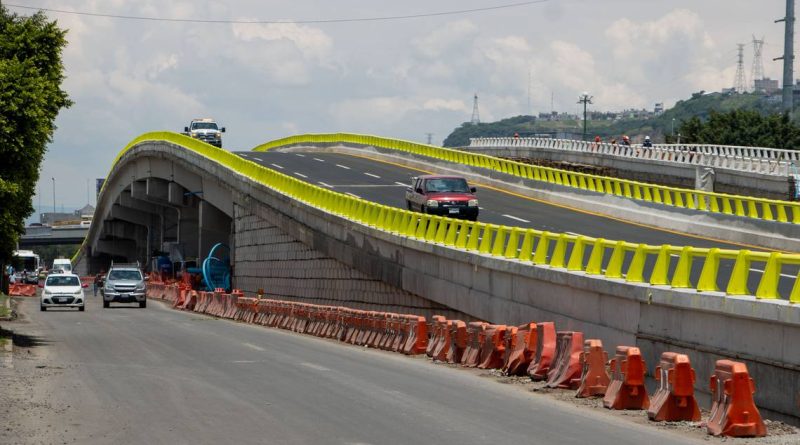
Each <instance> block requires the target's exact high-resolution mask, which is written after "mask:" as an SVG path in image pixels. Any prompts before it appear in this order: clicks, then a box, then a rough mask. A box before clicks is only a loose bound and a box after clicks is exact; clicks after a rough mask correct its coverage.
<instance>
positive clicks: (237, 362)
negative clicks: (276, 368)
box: [231, 360, 261, 365]
mask: <svg viewBox="0 0 800 445" xmlns="http://www.w3.org/2000/svg"><path fill="white" fill-rule="evenodd" d="M231 363H235V364H237V365H252V364H254V363H261V360H234V361H232V362H231Z"/></svg>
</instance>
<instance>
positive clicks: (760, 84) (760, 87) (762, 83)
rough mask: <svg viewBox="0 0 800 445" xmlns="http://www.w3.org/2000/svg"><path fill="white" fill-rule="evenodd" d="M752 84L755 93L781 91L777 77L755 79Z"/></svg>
mask: <svg viewBox="0 0 800 445" xmlns="http://www.w3.org/2000/svg"><path fill="white" fill-rule="evenodd" d="M754 86H755V92H756V93H763V94H775V93H777V92H780V91H781V87H780V86H779V85H778V79H770V78H769V77H765V78H763V79H756V80H755V81H754Z"/></svg>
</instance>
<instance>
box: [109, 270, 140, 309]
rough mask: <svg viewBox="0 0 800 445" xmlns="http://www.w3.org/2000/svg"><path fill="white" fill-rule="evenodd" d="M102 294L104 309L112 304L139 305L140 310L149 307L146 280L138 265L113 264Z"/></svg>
mask: <svg viewBox="0 0 800 445" xmlns="http://www.w3.org/2000/svg"><path fill="white" fill-rule="evenodd" d="M101 293H102V295H103V307H104V308H107V307H110V306H111V303H139V307H140V308H145V307H147V296H146V295H145V278H144V276H143V275H142V271H141V270H140V269H139V265H138V264H118V265H117V264H113V263H112V264H111V269H110V270H109V271H108V274H106V279H105V284H104V285H103V287H102V289H101Z"/></svg>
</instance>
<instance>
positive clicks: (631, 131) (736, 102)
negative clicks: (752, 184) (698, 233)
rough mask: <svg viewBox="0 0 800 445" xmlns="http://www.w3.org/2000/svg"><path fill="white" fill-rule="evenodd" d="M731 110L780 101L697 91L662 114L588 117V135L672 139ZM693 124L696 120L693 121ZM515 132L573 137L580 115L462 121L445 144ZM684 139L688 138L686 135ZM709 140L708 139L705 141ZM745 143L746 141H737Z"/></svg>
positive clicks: (762, 109) (758, 109)
mask: <svg viewBox="0 0 800 445" xmlns="http://www.w3.org/2000/svg"><path fill="white" fill-rule="evenodd" d="M732 111H752V112H754V113H756V114H758V115H760V116H769V115H773V114H779V113H780V102H774V101H770V100H768V98H766V97H764V96H763V95H761V94H754V93H752V94H751V93H747V94H735V93H733V94H732V93H709V94H706V93H705V92H702V91H701V92H698V93H695V94H692V97H691V98H689V99H686V100H682V101H679V102H678V103H676V104H675V106H674V107H672V108H670V109H669V110H666V111H665V112H664V113H663V114H661V115H660V116H657V117H653V118H649V119H617V120H590V121H589V122H588V126H587V127H588V130H587V138H589V139H593V138H594V136H600V137H602V138H603V140H606V141H607V140H609V139H611V138H617V139H619V138H620V137H622V135H629V136H630V137H631V138H632V139H633V140H634V141H635V142H636V141H641V140H642V139H644V137H645V136H650V137H651V138H652V139H653V141H654V142H655V143H661V142H673V141H672V138H671V135H672V132H673V125H674V131H675V133H676V134H678V133H681V126H682V125H684V123H688V122H689V121H690V120H692V119H693V118H697V119H699V121H700V122H706V121H707V120H708V119H709V118H710V117H711V115H712V114H727V113H729V112H732ZM673 119H674V121H673ZM695 124H696V123H695ZM514 133H518V134H519V135H520V136H522V137H526V136H534V135H540V134H549V135H552V136H553V137H576V138H580V137H581V135H582V134H583V121H581V120H579V119H572V120H561V121H547V120H542V119H537V118H536V117H535V116H515V117H511V118H507V119H503V120H500V121H497V122H491V123H481V124H478V125H472V124H471V123H469V122H466V123H464V124H461V126H460V127H458V128H456V129H455V130H453V132H452V133H450V135H449V136H447V138H445V140H444V146H445V147H464V146H467V145H469V139H470V138H475V137H511V136H513V135H514ZM682 141H683V142H688V141H687V140H686V139H685V138H683V139H682ZM708 143H710V142H708ZM740 145H745V144H740Z"/></svg>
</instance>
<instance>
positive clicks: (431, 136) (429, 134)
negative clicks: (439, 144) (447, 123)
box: [425, 133, 433, 145]
mask: <svg viewBox="0 0 800 445" xmlns="http://www.w3.org/2000/svg"><path fill="white" fill-rule="evenodd" d="M425 136H427V137H428V145H433V133H425Z"/></svg>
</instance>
